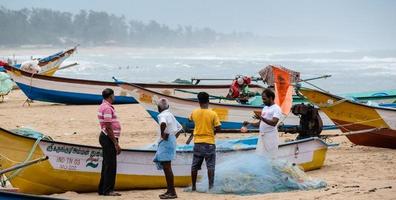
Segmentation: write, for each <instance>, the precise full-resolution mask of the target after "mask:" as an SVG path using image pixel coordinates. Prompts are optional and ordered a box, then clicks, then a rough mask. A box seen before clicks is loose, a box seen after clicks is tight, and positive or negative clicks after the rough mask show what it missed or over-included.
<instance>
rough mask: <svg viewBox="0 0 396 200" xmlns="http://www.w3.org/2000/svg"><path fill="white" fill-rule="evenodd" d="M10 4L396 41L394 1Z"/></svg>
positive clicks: (36, 0) (223, 28)
mask: <svg viewBox="0 0 396 200" xmlns="http://www.w3.org/2000/svg"><path fill="white" fill-rule="evenodd" d="M0 5H2V6H4V7H6V8H9V9H20V8H31V7H37V8H51V9H55V10H62V11H69V12H73V13H77V12H78V11H79V10H80V9H86V10H96V11H107V12H109V13H114V14H118V15H125V17H127V18H128V19H137V20H143V21H149V20H156V21H158V22H160V23H164V24H168V25H171V26H173V25H177V24H180V25H193V26H196V27H210V28H213V29H215V30H217V31H220V32H232V31H239V32H241V31H246V32H252V33H256V34H259V35H263V36H266V35H269V36H288V37H289V36H303V37H311V36H315V37H320V38H321V37H323V38H331V39H340V40H345V41H347V40H351V41H354V42H359V43H365V42H367V43H370V44H375V45H376V46H377V47H378V48H382V47H383V48H392V47H393V48H394V47H395V45H396V37H395V36H396V1H393V0H370V1H369V0H328V1H320V0H290V1H284V0H271V1H267V0H195V1H192V0H157V1H155V0H140V1H138V0H112V1H109V0H66V1H60V0H0Z"/></svg>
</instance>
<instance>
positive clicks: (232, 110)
mask: <svg viewBox="0 0 396 200" xmlns="http://www.w3.org/2000/svg"><path fill="white" fill-rule="evenodd" d="M119 85H120V86H121V88H123V89H124V90H126V91H128V92H127V93H128V95H130V96H132V97H134V98H135V100H137V101H138V102H139V104H140V105H142V106H143V107H144V108H145V109H146V111H147V112H148V113H149V114H150V116H151V117H152V118H153V119H154V120H157V116H158V114H159V113H158V110H157V109H158V108H157V104H156V102H157V100H158V99H160V98H166V99H167V100H168V101H169V105H170V108H171V110H172V113H173V114H174V115H175V117H176V119H177V120H178V121H179V123H180V124H182V125H183V127H185V128H187V129H192V128H193V127H194V124H193V123H192V122H191V121H190V120H189V117H190V114H191V112H192V111H193V110H194V109H196V108H197V107H198V106H199V104H198V102H197V101H196V100H190V99H185V98H180V97H175V96H170V95H166V94H162V93H159V92H156V91H153V90H149V89H147V88H143V87H140V86H138V85H134V84H130V83H119ZM209 107H210V108H211V109H212V110H213V111H215V112H216V113H217V115H218V116H219V118H220V121H221V128H222V130H227V129H231V130H239V129H240V128H241V127H242V123H243V121H248V120H251V119H252V116H253V115H254V112H255V111H260V110H262V108H263V107H262V106H250V105H243V104H224V103H213V102H210V106H209ZM322 117H323V118H322V120H323V125H324V128H326V129H329V128H332V127H333V126H334V124H333V123H332V122H331V121H330V120H327V117H326V118H325V115H324V114H322ZM281 121H282V123H283V124H284V125H283V126H284V127H289V126H295V125H299V123H300V118H299V117H297V116H294V115H289V116H287V117H286V118H284V119H282V120H281Z"/></svg>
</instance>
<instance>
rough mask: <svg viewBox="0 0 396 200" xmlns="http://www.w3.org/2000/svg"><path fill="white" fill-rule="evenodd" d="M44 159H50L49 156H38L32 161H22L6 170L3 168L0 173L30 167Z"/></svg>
mask: <svg viewBox="0 0 396 200" xmlns="http://www.w3.org/2000/svg"><path fill="white" fill-rule="evenodd" d="M44 160H48V156H45V157H41V158H37V159H34V160H31V161H28V162H25V163H20V164H17V165H14V166H12V167H10V168H7V169H5V170H1V171H0V175H2V174H5V173H8V172H11V171H14V170H17V169H21V168H24V167H28V166H30V165H33V164H36V163H39V162H41V161H44Z"/></svg>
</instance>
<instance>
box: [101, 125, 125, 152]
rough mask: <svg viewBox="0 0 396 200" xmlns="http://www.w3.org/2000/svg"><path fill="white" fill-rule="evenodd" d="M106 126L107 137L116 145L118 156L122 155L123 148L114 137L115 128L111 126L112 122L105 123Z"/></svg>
mask: <svg viewBox="0 0 396 200" xmlns="http://www.w3.org/2000/svg"><path fill="white" fill-rule="evenodd" d="M104 124H105V129H106V133H107V136H108V137H109V138H110V140H111V141H112V142H113V143H114V146H115V148H116V151H117V155H118V154H120V153H121V147H120V145H119V144H118V141H117V139H116V137H115V136H114V132H113V126H112V125H111V122H105V123H104Z"/></svg>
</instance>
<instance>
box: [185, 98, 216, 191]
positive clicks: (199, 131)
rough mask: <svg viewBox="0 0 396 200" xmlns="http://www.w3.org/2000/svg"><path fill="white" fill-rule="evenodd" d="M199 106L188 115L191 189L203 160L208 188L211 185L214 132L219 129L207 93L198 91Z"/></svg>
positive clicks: (212, 177)
mask: <svg viewBox="0 0 396 200" xmlns="http://www.w3.org/2000/svg"><path fill="white" fill-rule="evenodd" d="M198 101H199V105H200V108H197V109H195V110H194V111H193V112H192V113H191V116H190V120H191V121H193V122H194V156H193V161H192V166H191V180H192V190H193V191H195V190H196V182H197V175H198V170H200V169H201V166H202V163H203V161H204V160H205V162H206V167H207V170H208V181H209V189H211V188H212V187H213V183H214V174H215V165H216V145H215V134H216V132H218V131H220V126H221V123H220V120H219V117H218V116H217V113H216V112H214V111H213V110H211V109H209V94H208V93H206V92H200V93H198Z"/></svg>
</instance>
